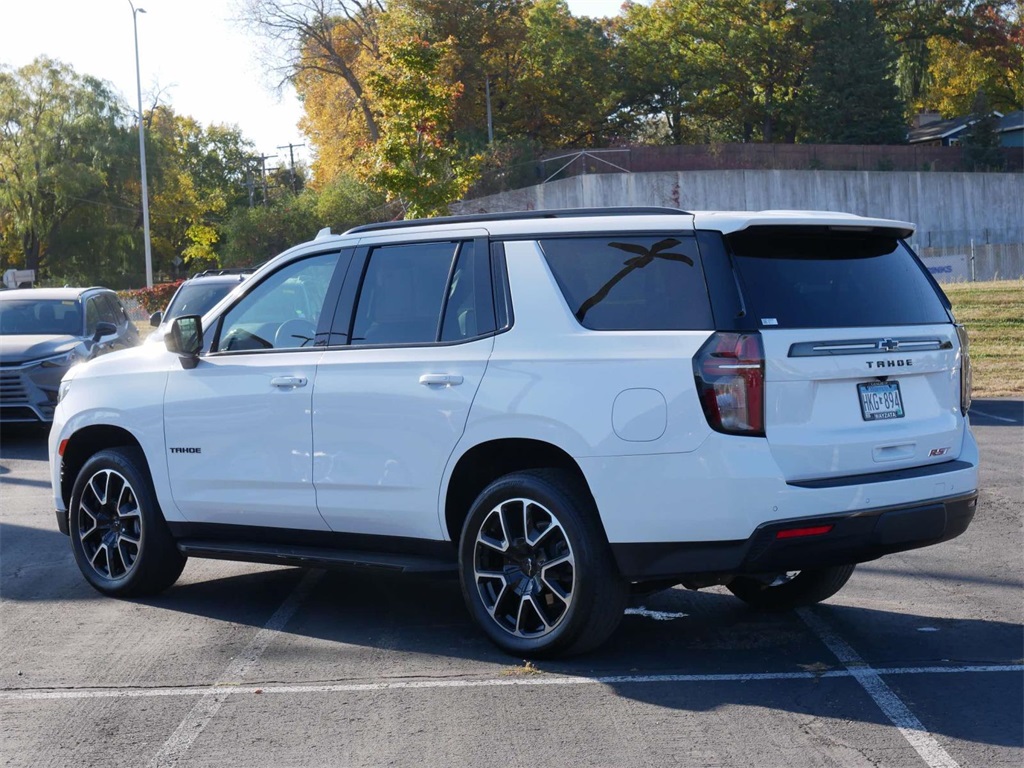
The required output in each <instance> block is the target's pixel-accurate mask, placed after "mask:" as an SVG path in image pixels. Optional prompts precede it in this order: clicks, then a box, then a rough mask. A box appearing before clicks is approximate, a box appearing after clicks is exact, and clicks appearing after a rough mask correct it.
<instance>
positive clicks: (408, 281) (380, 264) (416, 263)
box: [352, 243, 472, 344]
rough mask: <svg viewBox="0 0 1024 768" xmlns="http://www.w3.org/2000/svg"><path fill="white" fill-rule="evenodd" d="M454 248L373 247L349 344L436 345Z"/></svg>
mask: <svg viewBox="0 0 1024 768" xmlns="http://www.w3.org/2000/svg"><path fill="white" fill-rule="evenodd" d="M457 245H458V244H457V243H415V244H409V245H392V246H384V247H380V248H375V249H374V250H373V251H372V252H371V253H370V261H369V264H368V265H367V267H366V274H365V275H364V277H363V284H362V288H361V290H360V292H359V301H358V303H357V304H356V315H355V322H354V324H353V327H352V343H353V344H423V343H433V342H435V341H437V337H438V326H439V323H440V319H441V310H442V307H443V306H444V303H445V297H446V286H447V285H448V282H449V280H448V278H449V276H450V274H451V268H452V259H453V258H454V257H455V252H456V247H457ZM468 285H469V286H471V285H472V284H471V283H469V284H468ZM453 322H454V320H453Z"/></svg>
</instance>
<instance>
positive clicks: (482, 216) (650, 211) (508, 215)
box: [345, 206, 692, 235]
mask: <svg viewBox="0 0 1024 768" xmlns="http://www.w3.org/2000/svg"><path fill="white" fill-rule="evenodd" d="M672 215H680V216H690V215H692V214H690V213H689V212H688V211H682V210H680V209H679V208H656V207H642V206H635V207H634V206H622V207H615V208H552V209H548V210H540V211H506V212H504V213H467V214H464V215H462V216H438V217H437V218H435V219H406V220H404V221H379V222H375V223H373V224H363V225H361V226H358V227H352V229H350V230H348V231H347V232H345V234H346V235H351V234H355V233H358V232H377V231H379V230H382V229H407V228H410V227H424V226H428V225H430V224H474V223H477V222H481V221H520V220H524V219H566V218H574V217H579V216H672Z"/></svg>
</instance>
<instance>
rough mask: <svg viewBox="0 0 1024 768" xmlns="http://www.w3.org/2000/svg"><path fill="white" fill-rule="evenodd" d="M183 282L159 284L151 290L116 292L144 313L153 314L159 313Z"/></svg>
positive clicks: (139, 289)
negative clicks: (139, 307)
mask: <svg viewBox="0 0 1024 768" xmlns="http://www.w3.org/2000/svg"><path fill="white" fill-rule="evenodd" d="M183 282H184V280H178V281H176V282H173V283H160V284H158V285H154V286H153V287H152V288H136V289H134V290H130V291H118V293H117V295H118V296H120V297H121V298H122V299H124V300H125V301H134V302H136V303H137V304H139V306H141V307H142V308H143V309H144V310H146V312H149V313H150V314H152V313H153V312H157V311H161V310H163V309H164V307H166V306H167V302H169V301H170V300H171V297H172V296H173V295H174V292H175V291H176V290H178V286H179V285H181V284H182V283H183Z"/></svg>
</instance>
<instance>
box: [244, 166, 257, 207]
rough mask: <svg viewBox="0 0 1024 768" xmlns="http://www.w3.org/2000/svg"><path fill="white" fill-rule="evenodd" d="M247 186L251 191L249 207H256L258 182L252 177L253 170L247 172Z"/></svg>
mask: <svg viewBox="0 0 1024 768" xmlns="http://www.w3.org/2000/svg"><path fill="white" fill-rule="evenodd" d="M245 186H246V189H248V190H249V207H250V208H252V207H253V206H255V205H256V181H255V180H254V179H253V177H252V168H249V169H247V170H246V172H245Z"/></svg>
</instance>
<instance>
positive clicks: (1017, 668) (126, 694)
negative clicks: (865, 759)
mask: <svg viewBox="0 0 1024 768" xmlns="http://www.w3.org/2000/svg"><path fill="white" fill-rule="evenodd" d="M1000 672H1004V673H1005V672H1018V673H1019V672H1024V664H985V665H973V666H966V667H890V668H882V669H875V670H872V673H873V674H875V675H878V676H890V675H955V674H985V673H1000ZM862 674H863V670H862V669H834V670H828V671H825V672H752V673H732V674H720V675H605V676H599V677H566V676H563V675H548V674H545V673H539V674H531V675H525V676H523V677H497V678H483V679H480V680H452V679H445V678H440V679H434V680H386V681H380V682H376V683H314V684H308V685H265V686H263V685H224V684H220V685H213V686H189V687H182V688H103V689H96V688H93V689H75V690H61V691H52V690H49V691H41V690H31V691H30V690H21V691H0V702H4V701H47V700H58V701H66V700H69V699H117V698H129V699H134V698H144V697H147V696H153V697H161V696H204V697H205V696H217V697H226V696H230V695H232V694H266V695H272V694H288V695H299V694H306V693H361V692H367V691H401V690H417V689H430V688H500V687H505V686H546V685H613V686H614V685H650V684H662V683H749V682H758V681H773V680H821V679H823V678H829V679H842V678H851V677H852V678H856V677H859V676H861V675H862ZM187 721H188V718H186V722H187Z"/></svg>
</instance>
